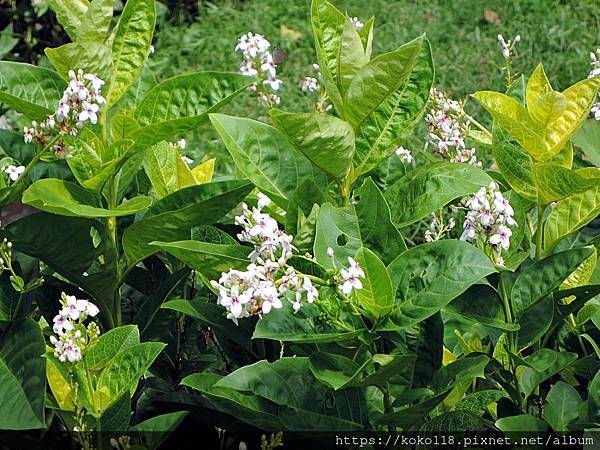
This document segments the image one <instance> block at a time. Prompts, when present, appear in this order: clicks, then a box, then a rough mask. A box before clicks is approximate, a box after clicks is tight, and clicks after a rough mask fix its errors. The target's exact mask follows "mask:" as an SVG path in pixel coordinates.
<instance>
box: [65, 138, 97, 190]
mask: <svg viewBox="0 0 600 450" xmlns="http://www.w3.org/2000/svg"><path fill="white" fill-rule="evenodd" d="M67 163H68V164H69V168H70V169H71V172H73V175H75V178H76V179H77V181H78V182H79V184H81V185H82V186H84V187H85V182H86V181H89V180H91V179H92V178H94V177H95V176H96V175H97V174H98V173H99V172H100V171H101V170H102V158H100V155H99V154H98V153H97V152H96V150H95V149H94V148H92V146H90V145H89V144H88V143H87V142H85V141H80V142H78V143H77V147H76V148H75V149H73V151H71V152H69V153H68V155H67Z"/></svg>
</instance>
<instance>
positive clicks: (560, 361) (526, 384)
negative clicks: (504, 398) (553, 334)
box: [521, 348, 577, 397]
mask: <svg viewBox="0 0 600 450" xmlns="http://www.w3.org/2000/svg"><path fill="white" fill-rule="evenodd" d="M576 359H577V354H576V353H571V352H565V351H561V352H555V351H553V350H550V349H547V348H542V349H540V350H538V351H537V352H535V353H534V354H532V355H530V356H528V357H527V358H525V360H524V363H526V364H527V367H525V369H524V370H523V372H522V373H521V387H522V389H523V393H524V394H525V397H528V396H529V395H530V394H531V393H532V392H533V390H534V389H535V388H536V386H539V385H540V383H542V382H543V381H545V380H547V379H548V378H550V377H551V376H553V375H555V374H557V373H559V372H560V371H562V370H563V369H565V368H566V367H568V366H569V365H570V364H571V363H573V361H575V360H576Z"/></svg>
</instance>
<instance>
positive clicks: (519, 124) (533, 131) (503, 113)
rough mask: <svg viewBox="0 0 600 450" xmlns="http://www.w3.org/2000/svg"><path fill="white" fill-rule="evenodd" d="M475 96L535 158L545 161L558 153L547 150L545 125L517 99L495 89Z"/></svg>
mask: <svg viewBox="0 0 600 450" xmlns="http://www.w3.org/2000/svg"><path fill="white" fill-rule="evenodd" d="M473 97H474V98H475V99H476V100H477V101H478V102H479V103H480V104H481V106H483V107H484V108H485V109H486V110H487V111H488V112H489V113H490V114H491V115H492V118H493V119H494V121H495V122H496V123H497V124H498V125H499V126H500V127H501V128H502V129H503V130H504V131H506V132H507V133H508V134H509V135H510V136H511V137H513V138H514V139H515V140H516V141H517V142H518V143H519V145H521V146H522V147H523V148H524V149H525V150H527V152H528V153H529V154H530V155H531V156H532V157H533V158H534V159H536V160H538V161H542V162H544V161H547V160H548V159H550V158H551V157H552V156H554V155H555V154H557V153H558V151H556V152H555V153H550V152H549V151H548V150H546V148H545V147H544V127H543V126H542V125H540V124H538V123H537V122H535V121H534V120H533V119H532V118H531V116H530V115H529V112H528V111H527V109H525V107H524V106H523V105H521V104H520V103H519V102H518V101H517V100H515V99H512V98H510V97H509V96H507V95H505V94H501V93H499V92H493V91H479V92H476V93H475V94H473ZM559 150H560V149H559Z"/></svg>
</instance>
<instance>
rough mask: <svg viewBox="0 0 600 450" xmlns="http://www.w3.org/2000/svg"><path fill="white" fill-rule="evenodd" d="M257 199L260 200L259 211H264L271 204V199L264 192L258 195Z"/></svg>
mask: <svg viewBox="0 0 600 450" xmlns="http://www.w3.org/2000/svg"><path fill="white" fill-rule="evenodd" d="M256 198H257V199H258V209H263V208H265V207H267V206H269V205H270V204H271V199H270V198H269V197H267V196H266V195H265V194H263V193H262V192H259V193H258V194H256Z"/></svg>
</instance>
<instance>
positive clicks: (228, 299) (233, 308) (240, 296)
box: [220, 286, 252, 318]
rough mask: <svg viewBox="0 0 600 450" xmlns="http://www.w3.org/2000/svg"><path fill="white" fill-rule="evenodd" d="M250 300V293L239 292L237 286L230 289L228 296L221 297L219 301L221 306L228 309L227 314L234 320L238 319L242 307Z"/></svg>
mask: <svg viewBox="0 0 600 450" xmlns="http://www.w3.org/2000/svg"><path fill="white" fill-rule="evenodd" d="M251 299H252V293H251V292H242V293H240V292H239V289H238V287H237V286H233V287H232V288H231V293H230V294H229V296H223V297H221V299H220V303H221V305H223V306H225V307H226V308H228V309H229V312H230V313H231V314H232V315H233V317H235V318H239V317H240V316H241V315H242V311H243V309H244V305H245V304H247V303H248V302H249V301H250V300H251Z"/></svg>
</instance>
